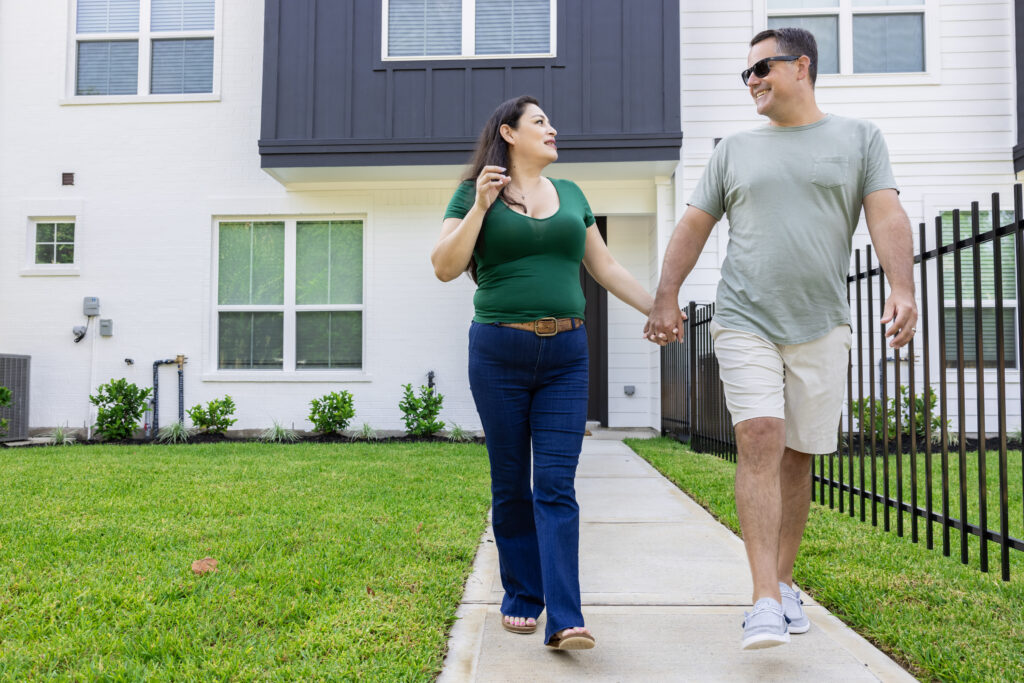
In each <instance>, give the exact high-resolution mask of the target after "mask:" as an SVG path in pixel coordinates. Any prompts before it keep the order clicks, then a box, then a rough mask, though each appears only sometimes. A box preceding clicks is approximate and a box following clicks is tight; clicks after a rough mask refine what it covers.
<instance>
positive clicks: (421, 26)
mask: <svg viewBox="0 0 1024 683" xmlns="http://www.w3.org/2000/svg"><path fill="white" fill-rule="evenodd" d="M461 53H462V0H390V2H389V3H388V56H389V57H423V56H427V55H458V54H461Z"/></svg>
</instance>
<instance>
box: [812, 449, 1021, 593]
mask: <svg viewBox="0 0 1024 683" xmlns="http://www.w3.org/2000/svg"><path fill="white" fill-rule="evenodd" d="M959 457H960V456H959V453H958V452H957V451H954V452H952V453H949V455H948V466H949V474H948V481H949V489H948V490H949V515H950V517H952V518H954V519H959V518H960V517H961V512H960V464H959V462H960V461H959ZM841 459H842V463H843V477H842V481H843V482H844V483H849V482H850V471H849V465H850V463H849V459H848V458H847V456H845V455H844V456H842V458H841ZM839 460H840V458H839V457H838V456H823V457H816V458H815V459H814V463H815V465H814V466H815V468H818V467H821V469H822V470H823V471H824V473H825V475H826V476H828V475H829V465H830V461H831V467H832V470H831V472H832V478H834V479H836V480H838V479H839ZM899 462H900V465H901V467H902V478H901V477H899V476H898V474H899V471H898V470H897V457H896V455H895V454H890V455H889V477H888V481H889V491H888V494H889V497H890V498H892V499H894V500H895V499H897V493H898V492H897V483H898V481H899V480H900V479H902V483H903V492H902V498H901V499H902V501H903V502H904V503H908V504H909V503H911V502H912V491H913V490H914V487H913V486H912V484H913V481H914V480H913V475H914V472H912V469H911V462H912V459H911V457H910V455H909V454H907V453H903V454H902V455H901V456H900V458H899ZM913 462H915V464H916V467H917V472H916V475H917V487H916V488H917V506H918V507H920V508H922V509H925V507H926V493H925V492H926V490H927V486H928V478H927V476H926V474H927V469H926V464H927V456H925V455H924V454H923V453H918V454H917V455H916V457H915V458H914V459H913ZM931 465H932V476H931V490H932V510H933V511H934V512H941V511H942V490H943V487H942V455H941V454H939V453H933V454H932V456H931ZM872 466H873V467H874V470H875V483H874V489H872V483H871V468H872ZM853 467H854V480H853V484H854V486H855V487H856V488H858V489H859V488H861V486H862V484H861V475H860V461H859V458H858V456H857V455H854V459H853ZM1006 469H1007V518H1008V519H1007V521H1008V527H1009V531H1010V536H1011V537H1013V538H1018V539H1024V509H1022V506H1024V500H1022V495H1024V494H1022V483H1021V453H1020V451H1011V452H1010V453H1009V454H1008V457H1007V468H1006ZM979 471H980V468H979V466H978V454H977V452H976V451H975V452H968V453H967V456H966V467H965V469H964V472H965V473H966V476H965V477H964V488H965V491H964V492H965V494H966V496H965V500H966V503H967V506H966V508H967V520H968V522H969V523H971V524H978V523H979V518H980V507H979V505H978V501H979V500H980V498H981V497H980V495H979V490H978V472H979ZM985 471H986V477H985V486H986V495H985V500H986V505H987V507H988V510H987V514H988V523H987V527H988V528H989V529H991V530H992V531H996V532H998V531H999V515H1000V502H999V458H998V453H992V452H988V453H987V454H986V462H985ZM885 482H886V478H885V469H884V462H883V458H882V456H881V455H876V456H875V458H874V463H873V464H872V459H871V456H870V455H869V456H866V457H865V459H864V489H865V490H866V491H867V492H868V497H867V498H866V500H865V518H866V519H867V520H868V521H869V522H870V520H871V512H872V511H871V498H870V492H871V491H872V490H875V491H877V492H878V494H879V495H885ZM815 495H816V496H818V497H819V498H820V485H816V486H815ZM833 495H834V496H836V499H835V506H836V507H837V508H838V506H839V501H838V490H836V492H835V493H834V494H833ZM849 495H850V494H849V492H848V491H847V492H846V493H845V494H844V496H845V497H844V505H846V504H847V503H849ZM828 496H829V491H828V487H827V486H826V487H825V504H826V505H828V500H829V498H828ZM860 504H861V503H860V497H859V495H855V497H854V512H855V514H856V516H857V518H858V519H860ZM848 512H849V508H848V507H847V513H848ZM902 514H903V533H904V535H906V536H910V535H911V532H912V520H911V516H910V513H909V512H906V511H905V512H903V513H902ZM884 515H885V511H884V508H883V507H882V504H881V502H879V503H878V504H877V522H878V525H879V526H884V519H885V517H884ZM897 517H898V513H897V511H896V509H895V508H894V507H892V508H890V509H889V524H890V528H891V529H892V530H893V531H896V530H897V528H898V525H897ZM917 525H918V535H919V540H920V541H921V542H925V540H926V528H927V525H926V522H925V520H924V518H923V517H922V516H919V517H918V520H917ZM932 533H933V535H934V541H933V542H934V545H935V546H936V547H937V548H940V549H941V548H942V525H941V524H939V523H938V522H933V523H932ZM949 533H950V544H949V546H950V554H951V555H953V556H955V557H956V558H958V560H959V558H960V532H958V531H957V530H956V529H953V528H951V529H950V532H949ZM980 545H981V540H980V539H979V538H978V537H977V536H974V535H968V538H967V547H968V561H969V563H970V564H971V566H973V567H978V566H979V555H980ZM999 554H1000V547H999V544H998V543H995V542H993V541H989V542H988V555H989V557H988V560H989V571H992V572H996V573H997V574H998V573H999V561H1000V560H999ZM1010 557H1011V571H1013V572H1021V571H1024V553H1021V552H1019V551H1014V550H1012V549H1011V550H1010Z"/></svg>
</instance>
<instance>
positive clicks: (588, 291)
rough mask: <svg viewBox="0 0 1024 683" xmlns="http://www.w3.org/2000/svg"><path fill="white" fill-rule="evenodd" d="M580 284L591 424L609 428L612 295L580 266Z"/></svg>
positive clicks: (601, 225)
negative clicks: (585, 333) (585, 337)
mask: <svg viewBox="0 0 1024 683" xmlns="http://www.w3.org/2000/svg"><path fill="white" fill-rule="evenodd" d="M597 229H598V231H599V232H600V233H601V238H602V239H603V240H604V241H605V242H607V241H608V220H607V219H606V218H605V217H604V216H598V217H597ZM580 282H581V283H582V285H583V295H584V296H585V297H586V298H587V308H586V310H585V311H584V315H585V316H586V318H587V344H588V346H589V348H588V351H589V353H590V394H589V400H588V402H587V420H596V421H598V422H600V423H601V426H602V427H607V426H608V291H607V290H606V289H605V288H604V287H602V286H601V285H599V284H597V281H596V280H595V279H594V278H592V277H590V273H588V272H587V269H586V268H584V267H582V266H580Z"/></svg>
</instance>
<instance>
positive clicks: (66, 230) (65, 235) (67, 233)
mask: <svg viewBox="0 0 1024 683" xmlns="http://www.w3.org/2000/svg"><path fill="white" fill-rule="evenodd" d="M57 241H58V242H74V241H75V224H74V223H58V224H57Z"/></svg>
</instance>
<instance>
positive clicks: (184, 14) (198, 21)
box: [150, 0, 214, 31]
mask: <svg viewBox="0 0 1024 683" xmlns="http://www.w3.org/2000/svg"><path fill="white" fill-rule="evenodd" d="M213 4H214V0H153V9H152V12H153V15H152V21H151V22H150V26H151V27H152V29H153V30H154V31H212V30H213Z"/></svg>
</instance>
